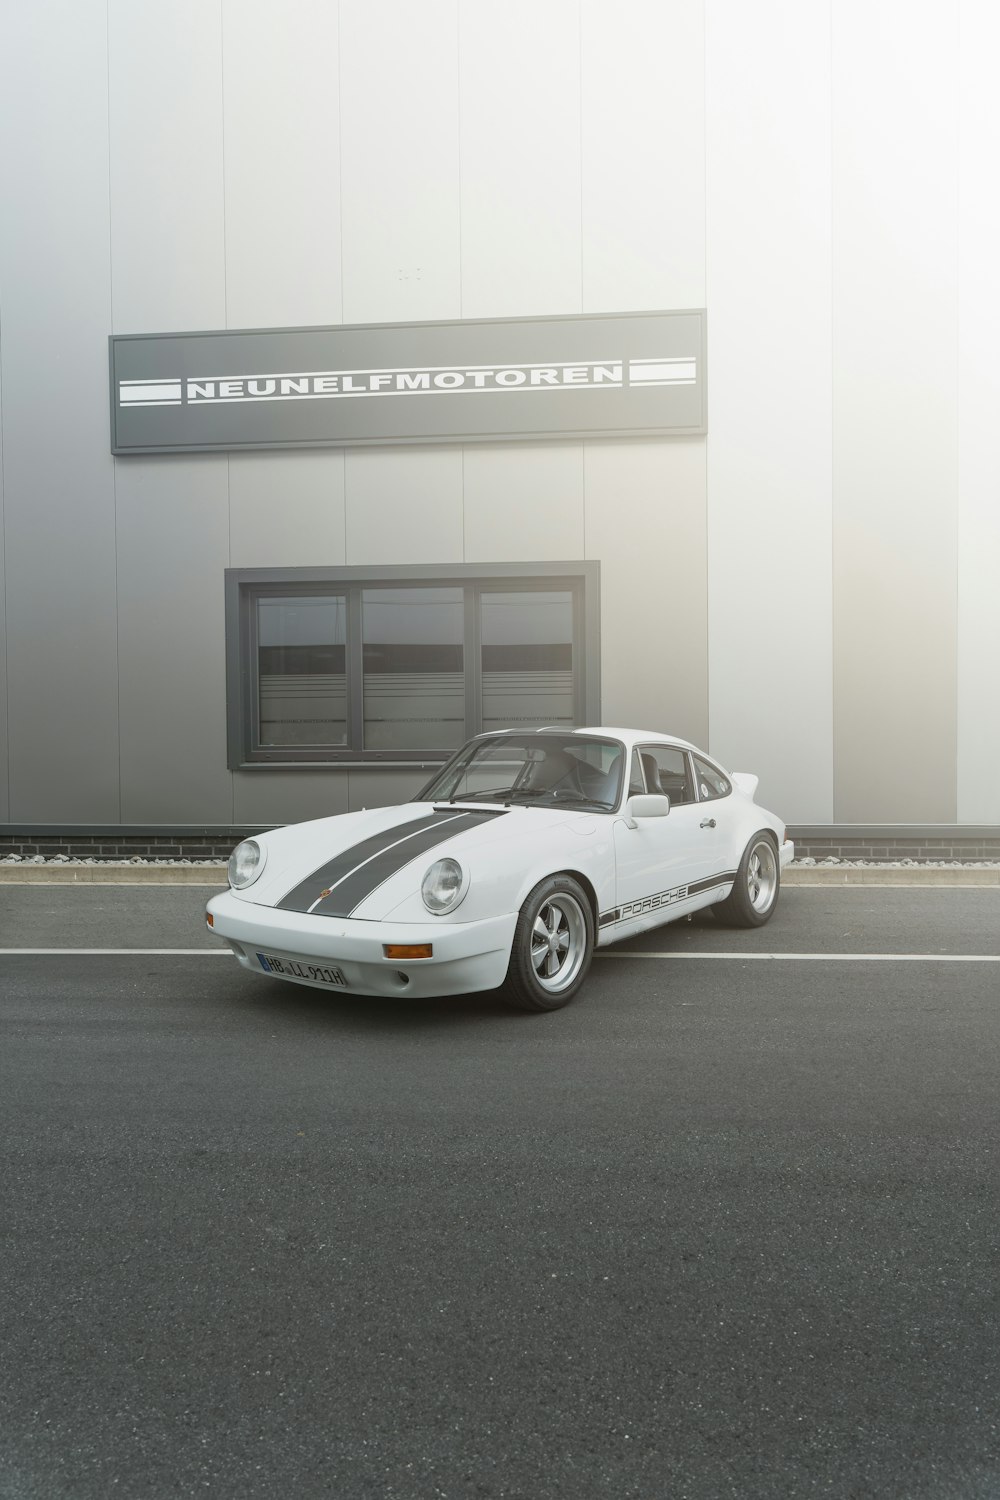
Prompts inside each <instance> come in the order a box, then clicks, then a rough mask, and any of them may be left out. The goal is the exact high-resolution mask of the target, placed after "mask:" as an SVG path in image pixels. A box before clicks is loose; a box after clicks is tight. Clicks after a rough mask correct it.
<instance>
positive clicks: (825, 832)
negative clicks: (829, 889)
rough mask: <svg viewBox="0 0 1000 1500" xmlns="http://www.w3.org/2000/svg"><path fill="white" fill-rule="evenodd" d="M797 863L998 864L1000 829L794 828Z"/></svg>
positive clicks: (902, 827) (960, 827)
mask: <svg viewBox="0 0 1000 1500" xmlns="http://www.w3.org/2000/svg"><path fill="white" fill-rule="evenodd" d="M788 832H789V834H790V835H791V837H792V838H793V839H794V840H795V857H796V859H805V858H807V857H811V858H813V859H828V858H829V857H830V856H831V855H833V856H835V857H836V858H837V859H872V860H900V859H915V860H918V861H920V860H932V859H934V860H941V859H955V860H970V859H971V860H983V859H989V860H1000V828H963V827H962V826H961V825H959V826H957V827H955V828H950V829H942V828H941V827H934V828H908V827H905V826H901V827H897V828H892V829H889V828H871V829H866V828H853V827H852V828H837V827H836V826H835V825H833V826H831V827H828V828H795V827H789V830H788Z"/></svg>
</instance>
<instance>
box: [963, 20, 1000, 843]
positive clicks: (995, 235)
mask: <svg viewBox="0 0 1000 1500" xmlns="http://www.w3.org/2000/svg"><path fill="white" fill-rule="evenodd" d="M959 38H960V45H961V52H960V57H959V79H958V95H959V184H958V257H959V259H958V272H959V276H958V287H959V344H958V359H959V366H958V459H959V463H958V817H959V820H960V821H962V822H969V823H988V824H1000V777H998V776H997V767H998V766H1000V691H998V690H997V688H998V684H1000V582H998V581H1000V443H998V442H997V416H998V413H1000V360H998V358H997V351H998V350H1000V277H998V275H997V266H998V265H1000V197H998V194H997V175H998V167H1000V91H998V89H997V62H998V59H1000V11H998V10H997V7H996V6H995V5H992V4H987V3H984V0H962V4H961V7H960V10H959Z"/></svg>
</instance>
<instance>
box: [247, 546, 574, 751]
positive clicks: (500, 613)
mask: <svg viewBox="0 0 1000 1500" xmlns="http://www.w3.org/2000/svg"><path fill="white" fill-rule="evenodd" d="M226 590H227V595H226V627H227V668H228V697H229V704H228V710H229V752H230V754H229V764H230V766H231V767H232V768H233V769H237V768H241V767H251V766H266V765H284V766H288V765H309V764H312V765H331V764H332V765H336V764H356V765H357V764H378V763H393V764H410V763H413V762H418V763H431V762H434V761H436V760H439V761H443V760H445V759H447V757H448V755H449V754H450V753H451V752H452V751H453V750H455V749H456V748H457V747H458V746H459V745H461V744H463V743H464V741H465V740H466V739H468V738H469V737H470V736H471V735H473V734H478V733H480V732H481V731H483V730H492V729H507V728H521V727H524V728H541V727H542V726H544V725H549V724H551V725H565V726H567V727H571V726H572V725H575V724H577V725H578V724H586V723H599V722H600V707H599V686H600V684H599V677H598V659H599V649H598V629H599V624H598V565H597V564H596V563H545V564H538V565H534V566H532V565H528V564H521V565H515V564H504V565H494V566H493V567H483V568H475V567H466V566H457V565H452V566H446V567H440V568H431V567H414V568H386V569H383V570H380V571H378V572H376V571H375V570H371V569H361V568H319V569H308V568H282V569H262V568H252V569H237V568H234V569H229V570H228V571H227V574H226Z"/></svg>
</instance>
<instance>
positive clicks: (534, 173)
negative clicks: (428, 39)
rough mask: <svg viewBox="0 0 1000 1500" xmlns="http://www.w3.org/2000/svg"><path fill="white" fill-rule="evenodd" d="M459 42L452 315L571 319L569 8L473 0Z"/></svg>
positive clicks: (575, 265)
mask: <svg viewBox="0 0 1000 1500" xmlns="http://www.w3.org/2000/svg"><path fill="white" fill-rule="evenodd" d="M459 37H460V53H461V100H462V104H461V108H462V316H463V317H466V318H476V317H488V318H502V317H521V316H531V315H535V314H543V313H573V312H579V311H580V310H581V307H582V290H581V269H580V256H581V232H580V12H579V0H546V4H544V5H539V4H538V3H537V0H478V3H477V4H475V5H462V6H461V7H460V15H459Z"/></svg>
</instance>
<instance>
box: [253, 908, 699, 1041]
mask: <svg viewBox="0 0 1000 1500" xmlns="http://www.w3.org/2000/svg"><path fill="white" fill-rule="evenodd" d="M692 927H696V928H706V929H713V928H714V929H715V930H716V931H718V930H719V924H718V922H717V921H716V919H715V918H714V917H713V916H712V914H711V912H708V911H704V912H695V913H694V914H693V915H692V917H691V918H690V921H684V922H679V923H677V924H671V926H670V927H669V928H668V929H667V930H666V933H665V932H664V929H662V928H660V929H658V930H657V931H655V932H652V933H646V934H643V935H642V937H640V938H639V939H632V940H631V942H626V943H624V944H622V946H621V948H620V949H619V950H618V951H619V952H620V953H621V954H622V956H623V957H624V956H626V955H627V954H628V952H629V951H632V952H634V953H635V955H636V957H640V956H641V954H642V948H641V947H639V946H636V947H634V948H633V946H632V945H633V944H634V943H641V942H642V941H643V939H645V941H646V943H647V945H648V944H649V942H650V940H651V939H654V938H655V939H656V943H657V945H658V946H666V945H669V944H670V942H671V939H673V940H675V941H676V939H678V938H680V937H681V935H682V934H683V933H684V932H688V933H690V931H691V928H692ZM678 946H680V945H679V944H678ZM603 971H604V965H602V964H601V963H600V961H598V962H595V963H594V965H593V967H592V969H591V971H590V974H589V975H588V977H587V980H586V982H585V984H584V987H583V989H582V990H581V991H580V994H579V995H578V996H577V997H576V998H575V999H574V1000H573V1001H572V1002H571V1003H570V1005H569V1006H567V1007H565V1008H563V1009H560V1010H557V1011H550V1012H548V1013H545V1012H532V1011H523V1010H519V1009H518V1008H516V1007H515V1006H512V1005H508V1004H507V1002H506V1001H505V1000H504V999H503V998H502V994H501V992H500V991H499V990H484V991H480V992H478V993H475V994H464V995H445V996H431V995H427V996H415V997H414V998H412V999H397V998H395V997H390V996H382V995H354V994H349V993H346V994H345V993H339V992H338V991H336V990H326V989H320V988H318V987H316V988H314V987H313V986H311V985H305V984H294V983H289V982H287V981H282V980H274V979H265V978H263V977H261V978H258V976H257V975H256V974H254V975H247V974H245V973H243V971H240V972H239V973H238V974H235V975H231V976H230V979H231V982H232V983H233V985H234V986H235V987H236V988H237V990H238V993H237V994H236V995H235V996H234V1001H235V1003H237V1004H238V1005H239V1006H241V1007H243V1008H244V1009H245V1011H246V1012H247V1014H251V1013H253V1014H255V1015H256V1016H257V1017H258V1018H261V1019H263V1018H264V1017H271V1018H273V1020H275V1021H277V1022H280V1023H282V1024H284V1025H286V1026H288V1025H293V1026H302V1025H305V1026H308V1027H310V1028H316V1029H321V1030H323V1031H326V1032H328V1031H330V1030H331V1029H332V1030H335V1031H341V1032H344V1033H353V1034H359V1035H360V1034H366V1035H370V1034H376V1035H377V1034H385V1035H389V1034H393V1035H398V1034H399V1033H400V1032H414V1033H417V1032H424V1033H426V1032H428V1031H431V1030H434V1029H448V1030H452V1031H454V1030H456V1029H459V1028H462V1027H475V1026H478V1025H482V1024H483V1023H487V1024H489V1025H490V1026H492V1027H495V1026H496V1025H497V1023H498V1022H500V1021H507V1022H508V1023H510V1024H513V1025H516V1024H519V1023H520V1024H523V1023H525V1022H536V1023H538V1022H542V1023H543V1024H544V1023H545V1022H546V1021H552V1022H557V1018H559V1017H560V1016H565V1015H566V1014H567V1013H568V1012H570V1011H572V1012H579V1011H580V1010H581V1009H582V1008H583V1007H584V1006H585V1005H586V1002H587V998H588V996H592V995H593V994H594V992H595V991H597V990H599V989H600V987H601V979H602V973H603Z"/></svg>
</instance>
